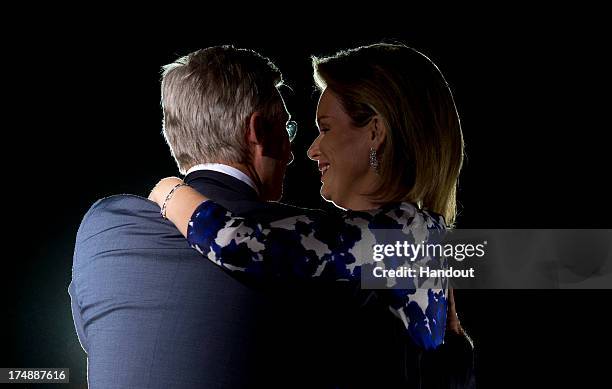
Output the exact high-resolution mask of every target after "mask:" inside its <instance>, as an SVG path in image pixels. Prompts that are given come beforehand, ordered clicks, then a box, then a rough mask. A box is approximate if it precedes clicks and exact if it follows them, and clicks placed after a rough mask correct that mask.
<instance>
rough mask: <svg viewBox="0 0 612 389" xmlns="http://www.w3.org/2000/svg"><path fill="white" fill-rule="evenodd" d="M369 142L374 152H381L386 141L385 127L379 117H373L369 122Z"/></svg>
mask: <svg viewBox="0 0 612 389" xmlns="http://www.w3.org/2000/svg"><path fill="white" fill-rule="evenodd" d="M369 131H370V134H369V135H370V142H372V143H371V144H372V147H373V148H374V150H377V151H381V149H382V147H383V145H384V144H385V140H386V139H387V126H386V125H385V123H384V121H383V120H382V118H381V117H380V116H379V115H375V116H374V117H373V118H372V120H371V121H370V128H369Z"/></svg>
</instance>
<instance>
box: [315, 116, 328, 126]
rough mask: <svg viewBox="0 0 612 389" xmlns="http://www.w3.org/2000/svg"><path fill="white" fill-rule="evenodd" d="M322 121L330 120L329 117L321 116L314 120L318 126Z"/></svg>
mask: <svg viewBox="0 0 612 389" xmlns="http://www.w3.org/2000/svg"><path fill="white" fill-rule="evenodd" d="M324 119H331V116H327V115H322V116H319V117H318V118H317V120H316V122H317V123H316V124H320V123H321V121H322V120H324Z"/></svg>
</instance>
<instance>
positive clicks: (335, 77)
mask: <svg viewBox="0 0 612 389" xmlns="http://www.w3.org/2000/svg"><path fill="white" fill-rule="evenodd" d="M312 64H313V69H314V78H315V82H316V85H317V87H318V88H319V90H320V91H323V90H324V89H326V88H329V89H330V90H331V91H332V92H333V93H334V94H335V95H336V96H337V97H338V98H339V99H340V101H341V103H342V106H343V108H344V110H345V112H346V113H347V114H348V115H349V116H350V117H351V119H352V121H353V124H354V125H355V126H357V127H363V126H365V125H367V124H368V123H369V122H370V120H371V119H372V118H373V117H374V116H375V115H378V116H379V117H380V118H381V120H382V121H383V122H384V124H385V126H386V128H387V129H388V131H387V133H386V138H385V142H384V143H383V145H382V146H381V147H380V149H379V150H377V156H378V160H379V173H380V178H381V185H380V186H379V187H378V188H374V190H373V191H372V192H371V193H368V195H370V196H372V198H373V199H374V201H376V202H380V203H384V202H393V201H410V202H412V203H415V204H418V205H419V206H420V207H421V208H423V209H427V210H431V211H433V212H435V213H438V214H440V215H442V216H444V218H445V220H446V224H447V225H448V226H449V227H451V226H453V225H454V222H455V216H456V214H457V200H456V196H457V183H458V177H459V172H460V170H461V166H462V164H463V148H464V145H463V135H462V133H461V124H460V121H459V115H458V113H457V109H456V107H455V103H454V100H453V96H452V93H451V90H450V88H449V86H448V83H447V82H446V80H445V79H444V76H443V75H442V73H441V72H440V70H439V69H438V67H437V66H436V65H435V64H434V63H433V62H432V61H431V60H430V59H429V58H427V57H426V56H425V55H423V54H421V53H420V52H418V51H417V50H414V49H412V48H410V47H407V46H404V45H399V44H386V43H379V44H374V45H370V46H362V47H358V48H355V49H351V50H346V51H340V52H338V53H337V54H335V55H333V56H331V57H324V58H317V57H313V58H312Z"/></svg>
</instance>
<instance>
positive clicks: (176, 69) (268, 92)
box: [162, 46, 283, 174]
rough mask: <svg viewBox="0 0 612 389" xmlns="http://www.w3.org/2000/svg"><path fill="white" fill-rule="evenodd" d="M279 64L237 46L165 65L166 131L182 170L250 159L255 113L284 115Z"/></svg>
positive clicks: (206, 51) (271, 116)
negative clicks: (249, 137) (250, 124)
mask: <svg viewBox="0 0 612 389" xmlns="http://www.w3.org/2000/svg"><path fill="white" fill-rule="evenodd" d="M282 82H283V80H282V75H281V73H280V71H279V70H278V68H277V67H276V66H275V65H274V64H273V63H272V62H271V61H270V60H269V59H268V58H265V57H263V56H261V55H260V54H258V53H256V52H254V51H252V50H246V49H237V48H234V47H232V46H216V47H209V48H206V49H202V50H198V51H195V52H193V53H191V54H188V55H186V56H184V57H182V58H179V59H178V60H176V61H175V62H174V63H171V64H169V65H166V66H164V67H163V75H162V109H163V113H164V122H163V133H164V138H165V139H166V142H167V143H168V145H169V146H170V151H171V152H172V156H173V157H174V159H175V160H176V163H177V165H178V167H179V171H180V172H181V173H182V174H185V173H186V171H187V170H188V169H189V168H191V167H192V166H195V165H197V164H201V163H207V162H222V163H245V162H248V157H249V149H248V143H247V137H246V132H245V130H246V128H247V127H248V121H249V118H250V116H251V114H252V113H254V112H256V111H259V112H262V113H263V115H264V117H265V118H267V119H270V120H274V119H275V118H279V117H280V114H281V112H282V107H283V105H282V100H281V98H280V95H279V93H278V90H277V89H276V88H277V87H278V86H280V85H281V84H282Z"/></svg>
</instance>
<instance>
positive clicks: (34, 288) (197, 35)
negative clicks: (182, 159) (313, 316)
mask: <svg viewBox="0 0 612 389" xmlns="http://www.w3.org/2000/svg"><path fill="white" fill-rule="evenodd" d="M481 12H482V13H486V16H477V14H479V13H481ZM466 13H467V14H471V16H472V17H467V16H461V17H460V16H459V15H458V14H456V15H455V14H453V13H451V15H447V16H446V17H445V18H442V17H441V16H440V15H439V14H438V13H437V12H428V13H418V12H416V11H414V10H410V9H399V8H388V9H383V8H382V7H381V6H380V5H378V6H377V7H376V8H375V9H372V10H371V11H368V10H367V9H364V10H363V12H362V13H360V14H359V15H353V14H349V13H344V14H343V13H340V14H339V15H335V16H331V15H329V14H328V13H327V12H326V11H325V10H324V9H321V10H319V12H318V13H313V14H312V15H308V18H306V19H305V21H301V20H300V21H298V19H299V16H300V13H299V12H297V11H293V12H287V13H285V12H283V10H282V9H280V8H279V10H277V11H276V12H273V13H269V14H268V15H267V16H262V17H260V16H255V14H252V15H250V16H245V17H241V18H237V17H235V16H234V15H233V14H232V13H230V12H229V11H226V12H220V11H216V10H212V9H210V10H208V12H203V13H202V14H199V18H195V19H196V20H189V21H185V22H184V23H177V20H178V21H180V20H181V19H180V18H181V15H180V14H179V15H178V16H170V15H165V16H164V17H161V16H160V18H159V19H158V20H155V21H153V20H151V19H148V18H147V17H145V16H144V15H140V14H138V13H136V14H131V15H130V16H126V15H125V14H124V13H123V12H117V13H116V14H114V13H113V14H110V15H106V14H104V17H103V18H101V19H102V20H101V21H100V20H94V16H95V15H96V11H95V10H94V11H89V12H88V13H87V16H83V17H74V18H72V17H64V18H61V19H60V18H51V17H50V18H45V17H41V18H38V19H36V20H28V23H23V24H19V25H17V26H16V27H14V28H13V29H11V30H5V31H3V33H4V36H5V37H6V38H7V43H6V46H5V48H4V50H5V54H7V57H6V58H8V59H6V58H5V61H4V67H5V70H4V72H3V79H4V88H3V89H4V93H5V96H4V99H3V100H5V103H3V106H4V109H3V135H4V148H3V149H4V150H3V151H4V153H3V157H4V158H5V161H4V168H5V169H6V170H5V171H6V172H7V173H5V179H6V182H5V184H4V185H3V188H4V189H3V198H4V200H3V208H4V209H3V215H4V217H5V218H6V220H5V226H6V227H7V228H6V229H5V230H6V231H7V232H6V233H5V234H4V236H6V237H8V238H7V240H6V241H5V242H4V246H5V247H6V248H7V249H6V251H5V253H4V255H3V261H2V263H3V266H2V267H3V271H2V273H3V278H4V280H5V282H4V283H3V287H4V288H5V291H3V296H4V298H5V301H4V304H5V307H6V308H5V310H4V312H5V316H4V322H5V323H6V325H8V326H9V330H8V331H5V332H4V334H6V335H5V336H6V338H5V339H4V340H3V343H4V344H6V346H4V345H3V346H2V363H1V365H2V366H5V367H69V368H70V369H71V375H72V377H71V381H72V382H74V383H83V382H85V370H86V360H85V354H84V352H83V351H82V349H81V348H80V345H79V343H78V340H77V337H76V334H75V331H74V327H73V324H72V319H71V315H70V306H69V296H68V293H67V287H68V284H69V282H70V276H71V261H72V250H73V245H74V237H75V234H76V230H77V228H78V225H79V222H80V219H81V217H82V216H83V215H84V213H85V212H86V211H87V209H88V208H89V206H90V205H91V204H92V203H93V202H94V201H95V200H97V199H98V198H101V197H104V196H107V195H111V194H116V193H134V194H140V195H145V196H146V194H147V193H148V191H149V190H150V189H151V188H152V186H153V185H154V184H155V183H156V182H157V180H158V179H159V178H161V177H164V176H168V175H177V174H178V173H177V170H176V167H175V165H174V162H173V160H172V159H171V157H170V154H169V152H168V149H167V146H166V145H165V144H164V141H163V138H162V135H161V109H160V106H159V100H160V96H159V79H160V68H161V66H162V65H164V64H167V63H170V62H172V61H173V60H175V59H176V58H177V57H178V56H180V55H185V54H187V53H189V52H191V51H193V50H196V49H199V48H202V47H207V46H211V45H217V44H234V45H235V46H238V47H245V48H251V49H254V50H256V51H259V52H260V53H261V54H263V55H265V56H268V57H269V58H271V59H272V61H273V62H275V63H276V64H277V65H278V67H279V68H280V69H281V71H282V72H283V74H284V77H285V79H286V81H287V83H288V84H289V85H291V86H293V87H294V89H295V90H296V91H297V94H298V97H299V99H300V100H299V102H298V104H297V105H295V107H296V109H294V112H292V114H293V116H294V118H295V119H296V120H297V121H298V123H299V133H298V137H297V141H296V143H295V145H294V154H295V157H296V159H295V162H294V163H293V164H292V165H291V167H290V168H289V169H288V173H287V177H286V180H285V191H284V197H283V201H285V202H288V203H291V204H295V205H300V206H307V207H324V208H325V207H329V205H328V204H326V203H325V202H323V201H322V200H321V199H320V197H319V195H318V191H319V187H320V183H319V179H318V173H317V171H316V169H315V165H314V163H312V162H311V161H309V160H308V159H307V158H306V156H305V150H306V148H307V146H308V145H309V144H310V142H312V140H313V139H314V138H315V136H316V135H315V134H316V130H315V127H314V108H315V102H316V94H315V93H314V87H313V85H312V81H311V67H310V60H309V57H310V55H312V54H315V55H325V54H333V53H334V52H335V51H337V50H338V49H341V48H349V47H354V46H356V45H359V44H366V43H374V42H377V41H381V40H387V41H392V40H395V41H401V42H404V43H406V44H408V45H409V46H412V47H415V48H417V49H419V50H421V51H422V52H424V53H425V54H427V55H428V56H429V57H430V58H431V59H432V60H433V61H434V62H436V63H437V64H438V66H439V67H440V69H441V70H442V72H443V73H444V74H445V76H446V78H447V80H448V82H449V84H450V86H451V88H452V90H453V92H454V96H455V100H456V103H457V106H458V110H459V113H460V116H461V120H462V127H463V133H464V137H465V142H466V155H467V158H466V161H465V164H464V170H463V172H462V175H461V180H460V190H459V203H460V215H459V218H458V227H459V228H496V227H497V228H502V227H503V228H570V227H572V228H610V224H611V223H610V217H611V216H612V205H610V194H609V189H608V183H609V180H610V179H609V175H610V174H609V170H610V158H609V154H610V152H609V143H607V138H608V137H607V132H609V129H610V125H609V123H608V121H607V120H606V119H608V117H609V114H607V113H608V112H609V108H608V106H607V103H608V102H609V98H608V96H607V90H608V89H607V87H606V85H607V83H608V81H607V74H606V72H605V71H606V70H608V69H609V67H608V66H607V64H606V63H605V62H604V61H603V58H604V57H605V50H607V49H606V47H605V45H604V37H605V36H606V35H605V34H604V32H605V31H604V28H603V25H602V24H601V21H600V20H598V18H597V11H596V10H595V11H593V13H589V15H585V14H584V13H583V12H577V11H575V10H564V12H563V13H559V12H557V11H555V10H546V11H542V12H538V13H535V11H534V10H531V9H530V10H508V9H505V10H474V12H472V10H467V12H466ZM187 14H189V12H187V11H186V12H185V13H184V14H183V16H184V17H187V16H194V15H187ZM247 14H248V13H247ZM302 16H304V15H302ZM26 19H27V18H26ZM168 19H173V20H174V23H169V22H168ZM610 297H612V293H611V292H610V290H601V291H568V290H563V291H526V290H503V291H493V290H479V291H458V292H457V293H456V300H457V306H458V310H459V313H460V317H461V320H462V323H463V325H464V327H465V328H466V329H467V331H468V332H469V333H470V335H471V336H472V338H473V340H474V343H475V346H476V350H477V355H476V358H477V369H478V380H479V384H480V387H481V388H493V387H516V386H519V385H520V386H527V387H531V386H540V385H544V386H547V387H548V386H550V387H552V386H570V385H577V386H578V387H583V386H585V385H587V383H596V382H600V380H603V379H605V378H606V376H607V372H606V371H605V370H604V368H605V366H604V362H603V361H604V359H606V358H605V357H603V356H598V355H599V354H600V353H603V355H605V353H606V351H607V349H608V348H609V346H610V345H611V342H610V335H609V330H608V329H609V320H607V310H608V308H609V307H610V303H609V302H610ZM313 358H316V356H313ZM372 358H376V356H372Z"/></svg>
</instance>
